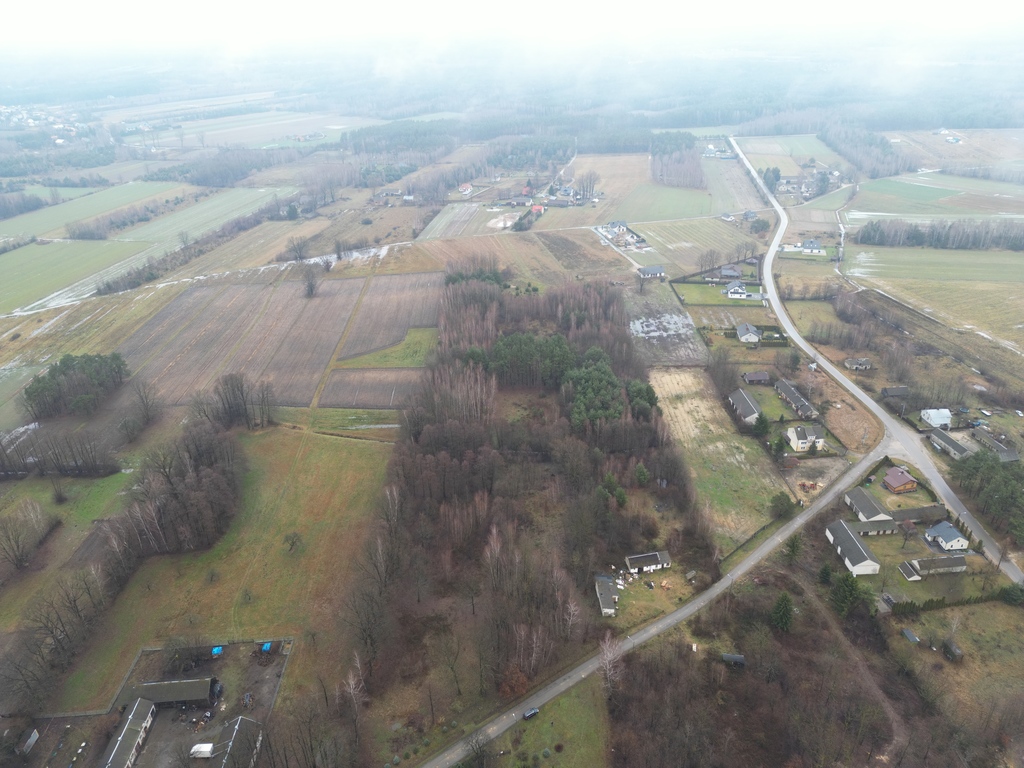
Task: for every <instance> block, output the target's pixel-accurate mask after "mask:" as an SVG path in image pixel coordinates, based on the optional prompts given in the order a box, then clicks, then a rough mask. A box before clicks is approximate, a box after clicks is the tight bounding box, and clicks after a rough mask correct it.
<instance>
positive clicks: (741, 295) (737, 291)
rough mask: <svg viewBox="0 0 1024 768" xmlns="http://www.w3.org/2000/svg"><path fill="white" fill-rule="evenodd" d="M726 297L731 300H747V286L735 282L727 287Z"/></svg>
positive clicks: (737, 281)
mask: <svg viewBox="0 0 1024 768" xmlns="http://www.w3.org/2000/svg"><path fill="white" fill-rule="evenodd" d="M725 295H726V296H728V297H729V298H730V299H745V298H747V286H745V285H744V284H743V283H741V282H740V281H739V280H733V281H732V282H731V283H729V284H728V285H727V286H725Z"/></svg>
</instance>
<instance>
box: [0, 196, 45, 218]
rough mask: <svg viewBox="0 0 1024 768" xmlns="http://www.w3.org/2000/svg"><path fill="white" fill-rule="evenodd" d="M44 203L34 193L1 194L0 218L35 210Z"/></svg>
mask: <svg viewBox="0 0 1024 768" xmlns="http://www.w3.org/2000/svg"><path fill="white" fill-rule="evenodd" d="M44 205H46V203H44V202H43V200H42V198H40V197H37V196H36V195H26V194H24V193H22V192H14V193H10V194H3V195H0V219H9V218H11V217H12V216H19V215H20V214H22V213H28V212H29V211H35V210H38V209H40V208H42V207H43V206H44Z"/></svg>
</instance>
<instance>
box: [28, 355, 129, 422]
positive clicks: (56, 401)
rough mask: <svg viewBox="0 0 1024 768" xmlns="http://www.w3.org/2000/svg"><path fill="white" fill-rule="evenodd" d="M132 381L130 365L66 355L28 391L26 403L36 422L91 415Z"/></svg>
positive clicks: (112, 358)
mask: <svg viewBox="0 0 1024 768" xmlns="http://www.w3.org/2000/svg"><path fill="white" fill-rule="evenodd" d="M127 377H128V364H127V363H126V362H125V361H124V358H123V357H121V355H120V354H119V353H117V352H113V353H111V354H109V355H70V354H69V355H64V356H63V357H61V359H60V360H59V361H57V362H56V363H55V364H53V365H51V366H50V367H49V369H48V370H47V371H46V373H44V374H41V375H39V376H36V377H35V378H33V379H32V381H31V382H30V383H29V384H28V386H26V387H25V390H24V393H23V394H22V403H23V405H24V408H25V411H26V412H27V413H28V415H29V416H30V417H31V418H32V419H33V420H36V421H38V420H39V419H45V418H49V417H53V416H61V415H63V414H66V413H79V414H88V413H92V412H93V411H95V410H96V408H97V407H98V406H99V403H100V400H101V399H102V398H103V397H104V396H105V395H107V394H109V393H110V392H112V391H113V390H114V389H116V388H117V387H119V386H121V384H122V383H123V382H124V380H125V379H126V378H127Z"/></svg>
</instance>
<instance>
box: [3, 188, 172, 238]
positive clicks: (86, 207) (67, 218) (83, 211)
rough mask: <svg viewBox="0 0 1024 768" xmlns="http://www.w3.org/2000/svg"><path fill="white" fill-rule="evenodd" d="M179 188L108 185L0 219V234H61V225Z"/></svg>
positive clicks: (17, 235) (13, 235) (9, 235)
mask: <svg viewBox="0 0 1024 768" xmlns="http://www.w3.org/2000/svg"><path fill="white" fill-rule="evenodd" d="M179 188H181V185H180V184H171V183H166V182H149V181H139V182H133V183H131V184H122V185H121V186H118V187H109V188H107V189H101V190H99V191H96V192H93V193H92V194H90V195H84V196H82V197H79V198H77V199H75V200H69V201H67V202H66V203H61V204H60V205H52V206H48V207H46V208H40V209H39V210H38V211H32V213H25V214H22V215H21V216H15V217H14V218H13V219H7V220H6V221H0V235H6V236H8V237H31V236H33V235H34V236H36V237H44V236H47V235H49V236H52V237H63V236H64V225H65V224H67V223H69V222H73V221H81V220H83V219H91V218H93V217H95V216H100V215H101V214H104V213H109V212H110V211H114V210H117V209H118V208H123V207H124V206H126V205H132V204H134V203H139V202H141V201H143V200H146V199H147V198H150V197H154V196H157V195H162V194H167V193H169V192H171V191H172V190H175V189H179Z"/></svg>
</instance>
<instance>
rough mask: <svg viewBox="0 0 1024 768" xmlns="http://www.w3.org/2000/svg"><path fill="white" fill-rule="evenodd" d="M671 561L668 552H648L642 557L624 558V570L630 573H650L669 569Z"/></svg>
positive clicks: (631, 556)
mask: <svg viewBox="0 0 1024 768" xmlns="http://www.w3.org/2000/svg"><path fill="white" fill-rule="evenodd" d="M671 566H672V560H671V559H670V558H669V556H668V552H648V553H646V554H643V555H630V556H629V557H627V558H626V570H628V571H629V572H630V573H651V572H653V571H660V570H661V569H662V568H670V567H671Z"/></svg>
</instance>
